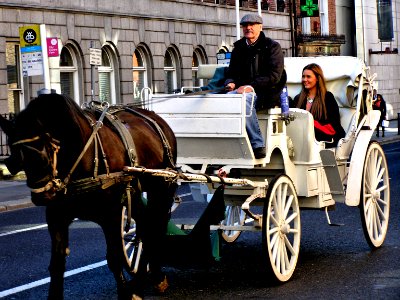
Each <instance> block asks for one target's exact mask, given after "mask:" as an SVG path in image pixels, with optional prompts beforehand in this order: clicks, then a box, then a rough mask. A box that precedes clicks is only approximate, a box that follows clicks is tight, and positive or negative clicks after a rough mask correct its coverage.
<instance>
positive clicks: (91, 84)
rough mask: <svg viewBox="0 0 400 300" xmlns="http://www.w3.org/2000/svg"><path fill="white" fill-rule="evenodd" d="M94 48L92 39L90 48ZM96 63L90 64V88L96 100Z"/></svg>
mask: <svg viewBox="0 0 400 300" xmlns="http://www.w3.org/2000/svg"><path fill="white" fill-rule="evenodd" d="M92 48H94V42H93V41H90V49H92ZM94 68H95V66H94V64H91V65H90V90H91V93H92V101H94Z"/></svg>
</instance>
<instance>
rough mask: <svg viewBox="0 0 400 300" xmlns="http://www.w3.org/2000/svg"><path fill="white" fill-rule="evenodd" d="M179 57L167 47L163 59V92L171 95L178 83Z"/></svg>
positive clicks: (173, 50)
mask: <svg viewBox="0 0 400 300" xmlns="http://www.w3.org/2000/svg"><path fill="white" fill-rule="evenodd" d="M179 68H180V64H179V57H178V54H177V52H176V51H175V49H174V48H172V47H169V48H168V49H167V51H166V52H165V57H164V73H165V81H164V83H165V87H164V92H166V93H168V94H171V93H173V92H174V91H175V90H176V89H178V82H180V73H179Z"/></svg>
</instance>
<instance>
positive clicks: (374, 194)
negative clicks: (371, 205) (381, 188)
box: [372, 191, 381, 201]
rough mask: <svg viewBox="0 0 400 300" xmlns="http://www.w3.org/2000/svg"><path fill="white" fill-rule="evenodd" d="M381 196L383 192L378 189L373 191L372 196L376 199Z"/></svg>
mask: <svg viewBox="0 0 400 300" xmlns="http://www.w3.org/2000/svg"><path fill="white" fill-rule="evenodd" d="M380 196H381V193H380V192H378V191H375V192H372V198H373V200H374V201H376V200H377V199H379V198H380Z"/></svg>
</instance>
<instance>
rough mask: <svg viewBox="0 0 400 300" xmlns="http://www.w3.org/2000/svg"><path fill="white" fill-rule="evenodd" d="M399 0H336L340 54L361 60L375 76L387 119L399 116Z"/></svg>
mask: <svg viewBox="0 0 400 300" xmlns="http://www.w3.org/2000/svg"><path fill="white" fill-rule="evenodd" d="M399 22H400V0H368V1H366V0H355V1H347V0H336V27H337V32H338V33H339V34H344V35H345V36H346V43H345V45H343V46H342V52H341V55H350V56H356V57H358V58H360V59H362V60H363V61H364V62H365V63H366V65H368V66H369V67H370V68H371V71H372V73H376V74H377V78H376V82H377V83H378V92H379V93H380V94H382V96H383V98H384V99H385V101H386V105H387V117H388V118H389V119H396V118H397V117H398V113H400V55H399V51H398V49H399V39H400V32H399Z"/></svg>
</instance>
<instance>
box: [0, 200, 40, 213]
mask: <svg viewBox="0 0 400 300" xmlns="http://www.w3.org/2000/svg"><path fill="white" fill-rule="evenodd" d="M33 206H35V205H34V204H33V203H32V201H31V198H23V199H17V200H11V201H4V202H2V203H1V204H0V212H6V211H12V210H16V209H20V208H29V207H33Z"/></svg>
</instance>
